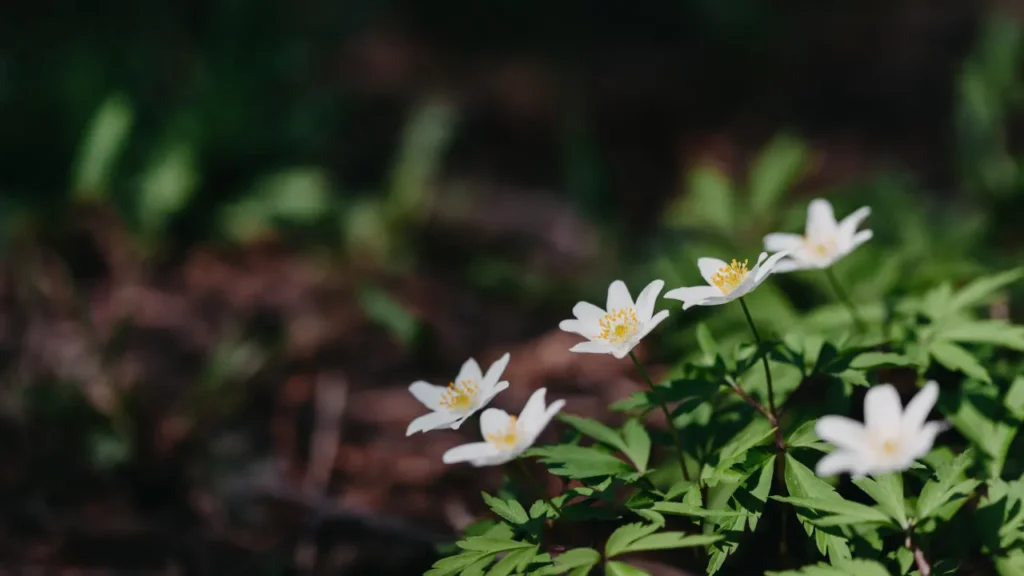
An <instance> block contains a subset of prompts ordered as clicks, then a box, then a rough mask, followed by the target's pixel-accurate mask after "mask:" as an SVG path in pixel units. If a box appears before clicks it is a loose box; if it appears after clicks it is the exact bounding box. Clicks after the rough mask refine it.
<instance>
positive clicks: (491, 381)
mask: <svg viewBox="0 0 1024 576" xmlns="http://www.w3.org/2000/svg"><path fill="white" fill-rule="evenodd" d="M510 358H512V355H511V354H509V353H508V352H506V353H505V355H504V356H502V357H501V358H498V359H497V360H495V361H494V364H491V367H490V368H488V369H487V373H486V374H484V377H483V378H481V379H480V384H481V388H483V387H484V386H487V387H491V386H494V385H495V384H497V383H498V380H501V374H502V373H503V372H505V367H506V366H508V361H509V359H510Z"/></svg>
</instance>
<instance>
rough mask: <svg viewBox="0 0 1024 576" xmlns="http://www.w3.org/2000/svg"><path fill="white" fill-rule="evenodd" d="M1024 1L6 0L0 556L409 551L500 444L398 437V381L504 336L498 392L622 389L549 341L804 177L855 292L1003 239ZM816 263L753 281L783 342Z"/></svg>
mask: <svg viewBox="0 0 1024 576" xmlns="http://www.w3.org/2000/svg"><path fill="white" fill-rule="evenodd" d="M1022 17H1024V3H1021V2H1019V1H1017V0H994V1H993V2H980V1H973V0H929V1H924V0H889V1H885V2H882V1H871V0H869V1H867V2H864V1H862V2H824V3H823V2H813V1H809V0H791V1H790V2H777V1H764V0H677V1H672V2H668V1H664V2H639V3H631V4H622V3H620V4H618V5H611V3H592V2H583V1H579V0H577V1H571V0H567V1H563V2H543V3H542V2H539V1H536V0H522V1H520V2H515V3H481V2H470V1H467V0H458V1H450V2H414V1H412V0H393V1H388V0H348V1H346V2H332V1H326V0H305V1H302V2H282V1H272V0H250V1H248V2H242V1H239V0H218V1H207V2H200V1H194V0H182V1H177V2H170V1H162V0H143V1H138V2H128V1H123V0H121V1H119V0H94V1H92V2H71V1H67V0H65V1H54V0H37V1H35V2H8V3H4V5H3V7H0V133H2V134H3V137H2V138H0V276H2V281H0V569H2V570H3V571H4V572H5V573H25V574H28V573H30V572H25V571H23V572H19V571H22V570H28V569H32V568H38V569H42V568H60V569H62V570H67V572H61V573H68V574H70V573H75V574H82V573H83V572H82V571H83V570H84V571H86V572H85V573H90V574H92V573H95V574H210V575H228V574H248V575H257V574H266V575H276V574H296V573H302V574H307V573H317V574H353V575H361V574H421V573H422V572H423V571H424V570H425V569H426V568H427V567H429V565H430V564H431V563H432V562H433V561H434V560H435V559H436V557H437V546H438V545H443V544H445V543H447V542H450V541H451V540H452V538H453V536H454V535H455V534H456V532H457V531H458V530H461V529H463V528H465V527H466V526H467V525H468V524H470V523H471V522H473V521H474V520H475V519H477V518H478V517H480V516H481V515H483V514H484V513H485V511H486V509H485V508H483V505H482V503H481V502H480V497H479V492H480V490H482V489H486V490H491V491H494V490H495V489H497V488H498V487H499V486H500V485H501V477H502V471H501V470H497V469H482V470H475V469H470V468H468V467H464V466H445V465H443V464H442V463H441V460H440V455H441V454H442V453H443V452H444V450H446V449H447V448H449V447H451V446H454V445H455V444H458V443H462V442H464V441H467V440H470V439H473V438H476V437H477V434H478V432H477V429H476V424H475V420H474V421H473V422H471V423H470V425H468V426H466V427H464V428H465V429H463V430H461V431H458V432H455V431H444V432H433V433H430V434H425V435H418V436H415V437H412V438H406V437H405V435H404V431H405V427H406V425H407V424H408V422H409V421H411V420H412V419H413V418H415V417H416V416H418V415H420V414H422V413H423V412H424V408H423V407H421V406H420V405H419V404H418V403H417V402H416V401H415V400H414V399H413V398H412V397H411V396H409V394H408V392H407V391H406V388H407V386H408V384H409V383H410V382H412V381H413V380H417V379H425V380H429V381H432V382H435V383H439V384H444V383H446V382H448V381H449V380H450V379H452V378H453V377H454V375H455V373H456V372H457V370H458V367H459V365H460V364H461V363H462V362H463V361H464V360H465V359H466V358H468V357H470V356H473V357H475V358H477V359H478V360H479V361H480V362H481V363H484V364H485V366H486V363H489V362H491V361H493V360H494V359H496V358H497V357H499V356H500V355H501V354H502V353H504V352H506V351H509V352H511V354H512V360H511V363H510V365H509V368H508V370H507V371H506V377H507V379H509V380H510V381H511V383H512V386H511V388H510V389H509V390H508V391H507V392H505V393H503V394H502V395H500V396H499V397H498V398H497V400H496V402H495V404H496V405H497V406H498V407H501V408H505V409H507V410H510V411H518V410H519V408H520V407H521V406H522V404H523V402H524V401H525V399H526V398H527V397H528V396H529V394H530V393H531V392H532V391H533V390H535V389H536V388H538V387H540V386H547V387H548V388H549V397H554V398H565V399H567V400H568V408H567V410H568V411H570V412H572V413H576V414H583V415H586V416H591V417H601V418H604V419H609V418H612V417H611V416H609V415H607V414H606V412H605V408H606V406H607V405H608V404H609V403H610V402H612V401H614V400H617V399H621V398H623V397H625V396H626V395H627V394H628V393H629V392H631V391H632V390H634V389H636V388H637V387H639V385H640V383H639V382H638V381H637V380H636V376H635V374H634V373H633V371H632V369H631V366H630V365H629V363H628V362H619V361H615V360H614V359H613V358H611V357H610V356H609V357H590V356H587V357H581V356H576V355H571V354H570V353H569V352H568V349H569V347H571V346H572V345H573V344H574V343H575V342H576V340H577V339H576V337H574V336H572V335H568V334H563V333H560V332H559V331H558V330H557V322H558V321H559V320H561V319H563V318H565V317H569V316H570V315H571V314H570V310H571V307H572V305H573V304H574V303H575V302H576V301H577V300H580V299H590V300H596V301H603V299H604V294H605V290H606V287H607V285H608V282H609V281H611V280H613V279H615V278H623V279H626V280H627V282H628V284H629V285H630V287H631V288H632V289H633V291H634V294H635V293H636V292H637V291H638V290H639V289H640V288H641V287H642V286H643V285H645V284H646V283H647V282H648V281H649V280H650V279H652V278H663V279H665V280H666V282H667V284H668V288H672V287H676V286H681V285H690V284H693V283H696V282H697V281H698V280H699V275H698V273H697V269H696V266H695V262H696V258H697V257H699V256H703V255H716V256H725V257H729V258H732V257H738V258H741V259H742V258H752V259H753V258H756V257H757V254H758V252H759V251H760V239H761V237H762V236H763V235H764V234H765V233H767V232H771V231H778V230H783V231H791V232H798V231H802V229H803V219H804V210H805V208H806V204H807V201H808V200H809V199H810V198H812V197H815V196H825V197H828V198H830V199H831V200H832V201H833V203H834V204H835V205H836V207H837V213H838V215H839V216H843V215H845V214H847V213H849V212H850V211H852V210H853V209H855V208H857V207H859V206H862V205H871V206H872V207H873V209H874V212H873V215H872V217H871V218H870V219H869V220H868V223H867V226H868V227H870V228H872V229H874V231H875V240H873V241H872V242H871V243H869V244H868V245H867V246H866V247H865V248H864V249H862V250H860V251H858V252H857V253H856V254H854V255H852V256H851V257H849V258H848V259H847V260H845V261H844V262H843V263H842V264H841V265H840V266H838V270H837V274H838V275H839V276H840V278H841V279H842V280H843V282H844V284H845V285H846V286H847V289H848V290H849V291H850V292H851V293H852V295H853V297H854V298H855V299H856V300H857V301H858V302H860V303H862V304H863V305H864V306H873V305H877V306H881V305H882V303H884V301H885V295H887V294H898V293H901V292H906V291H910V290H916V289H920V288H921V287H926V286H930V285H933V284H934V283H935V282H937V281H940V280H947V279H949V280H953V281H954V282H956V281H961V280H963V279H964V278H969V277H972V276H975V275H977V274H979V273H981V272H984V271H988V270H995V269H999V268H1001V267H1007V266H1011V265H1017V264H1019V263H1020V261H1021V255H1022V254H1024V250H1022V248H1024V244H1022V240H1024V236H1022V235H1021V233H1020V221H1021V215H1022V214H1024V195H1022V194H1021V192H1022V190H1024V173H1022V167H1024V164H1022V162H1024V154H1022V144H1024V124H1022V121H1024V115H1022V114H1021V112H1022V104H1024V99H1022V96H1024V91H1022V86H1024V82H1022V80H1024V67H1022V63H1024V36H1022V31H1024V28H1022V27H1021V22H1022V20H1021V18H1022ZM827 288H828V287H827V285H826V284H824V279H823V278H822V277H820V275H817V274H796V275H787V276H785V277H780V278H779V279H778V280H777V281H773V282H770V283H767V284H765V285H764V286H763V287H762V288H761V289H760V290H758V292H756V293H755V294H754V295H753V296H752V297H751V299H752V302H751V304H752V307H753V308H754V309H755V316H757V317H758V321H759V322H761V323H763V325H764V326H765V330H766V331H767V332H768V333H772V332H773V331H775V332H776V333H777V331H778V330H780V329H781V328H782V327H785V326H787V325H792V323H793V322H813V323H816V325H819V326H821V327H822V329H825V330H827V329H830V328H831V327H844V326H845V325H846V323H848V321H849V320H848V317H847V316H846V315H845V314H846V312H845V311H844V310H843V309H842V308H841V307H838V306H836V305H835V304H834V301H833V298H832V296H831V293H830V292H829V290H828V289H827ZM1018 295H1019V294H1018ZM661 306H662V307H669V304H668V303H667V302H666V303H665V304H662V305H661ZM730 308H731V307H724V308H722V309H716V310H714V311H713V313H708V311H693V312H687V313H686V314H685V315H684V314H682V313H681V312H679V311H678V308H676V307H675V306H672V309H673V314H672V317H671V318H670V320H669V322H668V323H667V325H665V327H664V328H663V329H659V332H658V333H657V337H656V338H653V339H650V341H649V342H646V343H645V348H643V349H642V355H643V356H644V357H645V358H647V360H648V362H649V363H650V365H651V366H652V370H653V371H654V372H655V373H662V374H663V373H664V372H665V371H666V370H670V369H671V368H672V365H673V363H675V362H679V361H681V360H684V359H685V358H687V357H688V355H689V354H691V353H692V350H694V349H695V345H694V336H693V332H694V331H693V326H694V325H695V323H696V322H697V321H704V322H706V323H707V324H708V325H709V327H711V329H712V331H713V332H714V333H715V334H716V337H718V338H720V340H726V341H727V340H728V339H729V338H743V337H745V333H744V332H742V331H740V330H738V329H742V328H743V325H742V324H741V322H742V320H743V318H742V315H739V311H738V310H737V309H730ZM812 309H814V312H813V313H811V314H808V311H809V310H812ZM612 420H614V419H613V418H612ZM552 488H554V486H553V487H552ZM72 570H78V572H72ZM652 570H653V569H652ZM664 570H668V569H667V568H664ZM654 573H655V574H666V575H668V574H674V573H673V572H668V571H660V572H659V571H654Z"/></svg>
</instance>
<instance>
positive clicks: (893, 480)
mask: <svg viewBox="0 0 1024 576" xmlns="http://www.w3.org/2000/svg"><path fill="white" fill-rule="evenodd" d="M853 483H854V484H856V485H857V487H858V488H860V489H861V490H863V491H864V492H865V493H866V494H867V495H868V496H871V499H872V500H874V501H875V502H877V503H878V508H879V509H880V510H881V511H882V512H885V513H886V514H887V515H888V516H889V517H890V518H892V519H893V520H895V521H896V523H897V524H899V525H900V527H902V528H906V527H907V526H908V522H907V509H906V505H905V501H904V499H903V476H902V475H901V474H900V473H898V472H893V473H890V474H886V475H884V476H882V477H880V478H868V477H863V478H857V479H855V480H854V481H853Z"/></svg>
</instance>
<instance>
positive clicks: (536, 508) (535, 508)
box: [530, 500, 551, 520]
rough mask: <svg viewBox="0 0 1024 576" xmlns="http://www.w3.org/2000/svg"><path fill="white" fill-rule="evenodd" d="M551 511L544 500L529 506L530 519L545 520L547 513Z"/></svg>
mask: <svg viewBox="0 0 1024 576" xmlns="http://www.w3.org/2000/svg"><path fill="white" fill-rule="evenodd" d="M549 510H551V506H549V505H548V503H547V502H545V501H544V500H537V501H536V502H534V503H533V505H532V506H530V518H533V519H535V520H536V519H537V518H547V515H548V511H549Z"/></svg>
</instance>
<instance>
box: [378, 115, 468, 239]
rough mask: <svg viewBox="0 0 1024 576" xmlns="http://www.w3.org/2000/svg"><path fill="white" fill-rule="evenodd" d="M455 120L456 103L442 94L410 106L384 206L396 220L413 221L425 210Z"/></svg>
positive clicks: (396, 221)
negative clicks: (441, 96)
mask: <svg viewBox="0 0 1024 576" xmlns="http://www.w3.org/2000/svg"><path fill="white" fill-rule="evenodd" d="M456 120H457V114H456V109H455V107H454V106H452V105H451V104H449V103H448V102H447V101H446V100H444V99H442V98H432V99H427V100H426V101H424V102H422V103H421V104H419V105H418V106H417V107H416V108H415V109H414V110H413V112H412V116H411V117H410V118H409V120H408V122H407V123H406V125H405V131H404V133H403V135H402V144H401V148H400V149H399V151H398V156H397V158H396V159H395V163H394V165H393V168H392V171H391V180H390V187H389V190H388V194H387V202H386V209H387V211H388V215H389V216H390V217H391V218H392V219H393V220H394V221H395V223H396V224H397V223H398V222H408V221H410V220H413V221H414V220H416V219H417V217H418V216H420V215H421V214H422V213H423V212H424V208H425V207H426V204H427V195H428V193H429V190H430V185H431V184H432V183H434V182H435V181H436V180H437V177H438V175H439V174H440V172H441V165H442V162H443V161H444V156H445V153H446V152H447V151H448V144H449V142H450V141H451V138H452V134H453V133H454V128H455V122H456Z"/></svg>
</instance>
